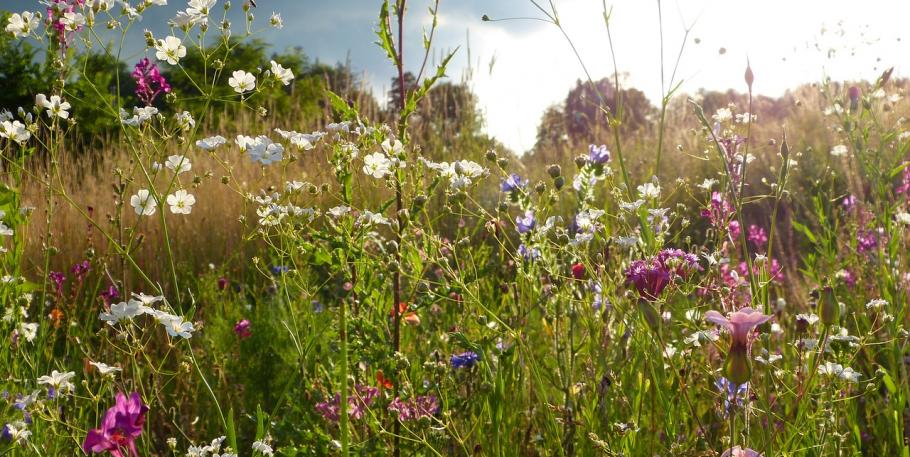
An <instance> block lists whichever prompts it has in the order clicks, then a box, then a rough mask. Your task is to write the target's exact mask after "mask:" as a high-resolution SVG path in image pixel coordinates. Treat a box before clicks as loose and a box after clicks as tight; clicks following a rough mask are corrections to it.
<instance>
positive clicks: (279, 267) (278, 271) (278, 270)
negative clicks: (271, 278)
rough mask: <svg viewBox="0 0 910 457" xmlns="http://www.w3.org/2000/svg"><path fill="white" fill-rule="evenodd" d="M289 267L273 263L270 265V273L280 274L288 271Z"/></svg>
mask: <svg viewBox="0 0 910 457" xmlns="http://www.w3.org/2000/svg"><path fill="white" fill-rule="evenodd" d="M288 270H290V268H288V266H287V265H275V266H273V267H272V274H273V275H275V276H278V275H282V274H285V273H287V272H288Z"/></svg>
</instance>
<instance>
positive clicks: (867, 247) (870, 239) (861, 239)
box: [856, 230, 878, 252]
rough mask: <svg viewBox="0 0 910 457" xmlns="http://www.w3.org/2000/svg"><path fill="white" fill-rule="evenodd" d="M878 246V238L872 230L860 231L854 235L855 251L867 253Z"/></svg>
mask: <svg viewBox="0 0 910 457" xmlns="http://www.w3.org/2000/svg"><path fill="white" fill-rule="evenodd" d="M877 246H878V236H876V234H875V231H874V230H861V231H859V232H857V233H856V250H857V251H859V252H868V251H871V250H873V249H875V248H876V247H877Z"/></svg>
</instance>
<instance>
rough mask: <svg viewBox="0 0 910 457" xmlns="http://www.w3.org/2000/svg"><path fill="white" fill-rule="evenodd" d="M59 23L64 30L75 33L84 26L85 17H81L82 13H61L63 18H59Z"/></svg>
mask: <svg viewBox="0 0 910 457" xmlns="http://www.w3.org/2000/svg"><path fill="white" fill-rule="evenodd" d="M60 23H61V24H63V26H64V27H66V30H68V31H70V32H75V31H76V30H79V29H80V28H81V27H82V26H83V25H85V16H83V15H82V13H76V12H68V13H63V17H61V18H60Z"/></svg>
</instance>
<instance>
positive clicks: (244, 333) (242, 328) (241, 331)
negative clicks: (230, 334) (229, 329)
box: [234, 319, 253, 340]
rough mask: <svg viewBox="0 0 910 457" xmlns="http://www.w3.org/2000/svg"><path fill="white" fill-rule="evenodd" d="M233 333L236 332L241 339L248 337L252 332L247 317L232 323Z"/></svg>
mask: <svg viewBox="0 0 910 457" xmlns="http://www.w3.org/2000/svg"><path fill="white" fill-rule="evenodd" d="M234 333H236V334H237V337H238V338H240V339H241V340H243V339H246V338H249V337H250V335H252V334H253V332H251V331H250V321H249V320H248V319H243V320H242V321H240V322H237V323H236V324H234Z"/></svg>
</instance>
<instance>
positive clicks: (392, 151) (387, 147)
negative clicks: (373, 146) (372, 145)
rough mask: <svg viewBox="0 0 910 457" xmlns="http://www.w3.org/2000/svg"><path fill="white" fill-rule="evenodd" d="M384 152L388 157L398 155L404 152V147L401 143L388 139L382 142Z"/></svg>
mask: <svg viewBox="0 0 910 457" xmlns="http://www.w3.org/2000/svg"><path fill="white" fill-rule="evenodd" d="M381 146H382V150H383V151H384V152H385V153H386V154H388V155H398V154H399V153H401V151H402V150H404V145H402V144H401V141H398V140H395V141H394V142H393V141H391V140H389V139H388V138H386V139H385V141H383V142H382V145H381Z"/></svg>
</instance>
